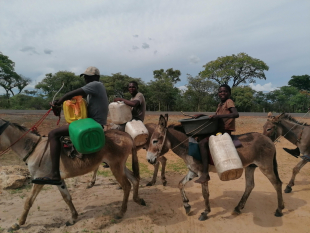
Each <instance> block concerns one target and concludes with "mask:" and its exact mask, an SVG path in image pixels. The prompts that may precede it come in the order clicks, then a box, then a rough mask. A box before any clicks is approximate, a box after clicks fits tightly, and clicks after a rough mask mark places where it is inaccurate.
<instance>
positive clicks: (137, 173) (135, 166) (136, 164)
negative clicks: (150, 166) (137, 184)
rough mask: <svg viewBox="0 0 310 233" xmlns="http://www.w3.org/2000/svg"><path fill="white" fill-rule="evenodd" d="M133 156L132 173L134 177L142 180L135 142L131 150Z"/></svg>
mask: <svg viewBox="0 0 310 233" xmlns="http://www.w3.org/2000/svg"><path fill="white" fill-rule="evenodd" d="M131 152H132V153H131V154H132V171H133V175H134V176H135V177H136V178H137V179H138V180H140V171H139V161H138V155H137V148H136V146H135V144H134V142H133V146H132V149H131Z"/></svg>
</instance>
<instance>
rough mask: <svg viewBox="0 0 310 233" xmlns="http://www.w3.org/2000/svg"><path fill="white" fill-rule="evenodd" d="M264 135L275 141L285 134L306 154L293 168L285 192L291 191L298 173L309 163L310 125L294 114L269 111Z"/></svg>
mask: <svg viewBox="0 0 310 233" xmlns="http://www.w3.org/2000/svg"><path fill="white" fill-rule="evenodd" d="M263 128H264V132H263V133H264V135H266V136H268V137H269V138H271V140H272V141H275V140H276V139H277V138H278V137H280V136H283V137H284V138H286V139H287V140H288V141H290V142H291V143H293V144H295V145H296V146H297V147H298V148H299V150H300V153H301V154H302V155H303V156H304V157H301V158H304V159H302V160H301V161H299V162H298V163H297V165H296V166H295V167H294V168H293V174H292V178H291V180H290V182H289V183H288V185H287V186H286V188H285V190H284V192H285V193H290V192H291V191H292V187H293V186H294V181H295V177H296V175H297V174H298V173H299V171H300V169H301V168H302V167H303V166H305V165H306V163H308V161H309V159H310V126H309V125H308V124H306V123H300V122H298V121H297V120H296V119H294V118H293V117H292V116H290V115H289V114H286V113H282V114H280V115H279V116H272V114H271V113H268V118H267V122H266V123H265V124H264V127H263Z"/></svg>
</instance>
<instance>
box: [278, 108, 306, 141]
mask: <svg viewBox="0 0 310 233" xmlns="http://www.w3.org/2000/svg"><path fill="white" fill-rule="evenodd" d="M309 112H310V110H308V112H306V114H305V115H304V116H303V117H302V118H301V119H303V118H305V116H306V115H307V114H308V113H309ZM304 124H306V122H304V123H303V124H302V125H304ZM296 125H298V124H297V123H295V124H294V125H293V127H292V128H290V130H289V131H287V132H286V133H285V134H284V135H283V137H285V136H286V135H287V134H288V133H289V132H290V131H291V130H292V129H293V128H294V127H295V126H296ZM281 137H282V135H280V136H279V137H277V138H276V140H274V141H275V142H274V145H276V144H277V143H278V142H280V141H279V139H280V138H281Z"/></svg>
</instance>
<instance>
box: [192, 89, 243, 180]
mask: <svg viewBox="0 0 310 233" xmlns="http://www.w3.org/2000/svg"><path fill="white" fill-rule="evenodd" d="M230 95H231V88H230V86H229V85H227V84H222V85H221V86H220V87H219V89H218V96H219V98H220V100H221V102H220V103H219V105H218V107H217V110H216V113H215V115H211V116H209V117H210V118H214V119H216V118H217V119H219V124H220V127H219V132H221V133H225V132H226V133H228V134H229V135H231V132H232V131H235V130H236V129H235V118H238V117H239V113H238V111H237V109H236V107H235V104H234V101H232V100H231V99H230ZM201 116H203V114H198V115H195V118H198V117H201ZM208 141H209V137H204V138H203V139H202V140H200V141H199V149H200V154H201V157H202V164H203V172H202V174H201V176H200V178H199V179H198V180H196V181H195V183H201V184H203V183H205V182H208V181H209V180H210V176H209V171H208V168H209V158H208V151H209V146H208Z"/></svg>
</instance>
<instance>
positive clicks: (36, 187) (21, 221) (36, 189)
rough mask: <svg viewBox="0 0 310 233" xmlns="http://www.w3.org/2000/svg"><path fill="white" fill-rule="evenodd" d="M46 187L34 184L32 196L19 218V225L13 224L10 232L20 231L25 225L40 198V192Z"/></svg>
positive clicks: (26, 202)
mask: <svg viewBox="0 0 310 233" xmlns="http://www.w3.org/2000/svg"><path fill="white" fill-rule="evenodd" d="M43 186H44V185H39V184H34V185H33V186H32V188H31V193H30V196H29V197H28V198H27V199H26V201H25V204H24V211H23V213H22V215H21V217H20V218H19V221H18V224H17V223H15V224H13V225H12V226H11V227H10V228H9V229H8V232H11V231H15V230H18V229H19V228H20V226H21V225H24V224H25V222H26V219H27V215H28V213H29V210H30V208H31V206H32V205H33V202H34V200H35V199H36V197H37V196H38V194H39V192H40V191H41V190H42V188H43Z"/></svg>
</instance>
